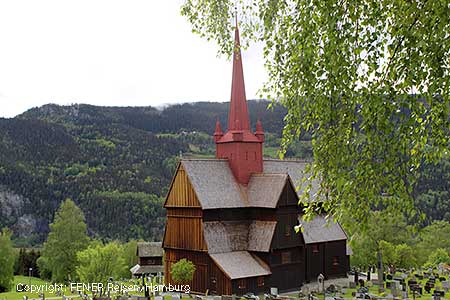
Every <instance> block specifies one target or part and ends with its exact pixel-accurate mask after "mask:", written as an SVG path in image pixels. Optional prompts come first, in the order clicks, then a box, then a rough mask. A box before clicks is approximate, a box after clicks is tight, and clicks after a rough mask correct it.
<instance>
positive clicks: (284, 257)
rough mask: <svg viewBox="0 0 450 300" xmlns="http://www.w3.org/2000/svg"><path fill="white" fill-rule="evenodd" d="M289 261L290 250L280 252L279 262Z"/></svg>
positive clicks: (285, 262) (286, 262)
mask: <svg viewBox="0 0 450 300" xmlns="http://www.w3.org/2000/svg"><path fill="white" fill-rule="evenodd" d="M290 262H291V252H290V251H284V252H282V253H281V263H282V264H288V263H290Z"/></svg>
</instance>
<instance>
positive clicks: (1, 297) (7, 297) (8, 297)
mask: <svg viewBox="0 0 450 300" xmlns="http://www.w3.org/2000/svg"><path fill="white" fill-rule="evenodd" d="M30 279H31V284H32V285H33V286H46V285H48V286H49V285H51V283H50V282H48V281H45V280H42V279H40V278H36V277H31V278H30V277H28V276H14V281H13V286H12V287H11V291H9V292H6V293H0V300H17V299H23V296H27V297H28V298H39V293H40V292H35V293H31V292H17V291H16V287H17V285H18V284H26V285H29V284H30ZM45 296H46V297H55V296H56V294H52V293H49V292H48V291H47V292H45Z"/></svg>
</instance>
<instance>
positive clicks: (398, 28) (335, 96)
mask: <svg viewBox="0 0 450 300" xmlns="http://www.w3.org/2000/svg"><path fill="white" fill-rule="evenodd" d="M235 5H237V6H238V7H237V11H238V12H239V25H240V28H241V32H242V36H243V37H244V38H247V39H248V40H259V41H261V42H263V44H264V57H265V60H266V67H267V70H268V78H269V81H268V82H267V83H266V84H265V87H264V89H263V94H265V95H263V96H267V97H269V98H270V99H272V100H274V102H277V103H281V104H282V105H283V106H285V107H286V108H287V110H288V112H287V115H286V117H285V122H286V125H285V127H284V131H283V136H284V138H283V147H284V148H285V149H286V148H287V146H288V145H289V143H290V142H291V141H292V140H293V139H294V138H296V137H298V136H300V135H301V134H303V133H305V132H308V133H310V134H311V136H312V145H313V154H314V162H313V163H312V164H311V176H309V178H308V182H307V183H305V185H306V186H307V187H306V188H305V193H304V195H303V197H304V198H308V197H309V193H308V191H309V190H310V188H311V186H312V184H311V182H312V180H313V179H315V178H322V181H321V186H320V187H321V189H320V192H321V193H320V194H321V195H322V197H324V198H325V199H326V201H325V203H324V205H325V207H326V208H327V209H328V211H329V213H330V214H332V215H334V216H335V219H337V220H338V221H341V222H347V221H348V220H351V221H352V222H356V223H359V224H361V226H364V225H365V223H366V221H367V218H368V217H369V212H370V210H371V208H373V207H379V206H380V205H381V206H383V207H388V208H389V209H391V210H395V211H397V212H403V213H406V214H408V215H413V214H415V213H416V212H415V210H414V201H413V195H412V192H413V185H414V182H415V180H416V179H417V176H418V170H419V168H420V167H421V165H422V164H423V163H424V162H436V161H438V160H439V159H441V158H442V157H443V156H445V155H447V156H448V155H449V153H448V147H449V141H448V134H449V128H450V126H449V118H448V116H449V107H450V101H449V95H450V93H449V86H450V80H449V79H450V72H449V61H450V51H449V49H450V39H449V38H448V35H449V34H450V26H449V24H450V14H449V13H448V3H447V1H428V0H419V1H414V2H410V1H404V0H401V1H390V0H376V1H373V0H360V1H350V2H341V1H321V0H312V1H306V0H286V1H273V0H263V1H246V0H240V1H237V4H236V1H232V0H227V1H213V0H206V1H204V0H202V1H200V0H189V1H186V2H185V4H184V5H183V6H182V9H181V12H182V14H183V15H185V16H186V17H187V19H188V20H189V21H190V22H191V24H192V27H193V31H194V32H197V33H200V34H201V35H202V36H204V37H206V38H207V39H208V40H210V39H212V40H215V41H216V42H217V43H218V44H219V47H220V51H221V52H222V53H227V54H231V53H232V51H233V49H234V47H233V43H232V41H231V34H230V33H231V31H232V27H233V25H232V24H233V21H231V19H232V17H233V16H232V15H233V12H234V6H235ZM245 44H247V43H245V42H244V45H245ZM316 204H317V202H312V204H311V205H310V206H309V208H308V209H307V213H308V214H310V215H311V214H313V213H314V212H315V211H316V210H315V207H314V206H315V205H316Z"/></svg>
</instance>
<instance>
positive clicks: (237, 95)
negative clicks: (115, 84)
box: [228, 19, 250, 130]
mask: <svg viewBox="0 0 450 300" xmlns="http://www.w3.org/2000/svg"><path fill="white" fill-rule="evenodd" d="M228 130H250V120H249V116H248V109H247V99H246V97H245V84H244V70H243V68H242V57H241V47H240V41H239V29H238V24H237V19H236V29H235V31H234V53H233V78H232V83H231V101H230V111H229V114H228Z"/></svg>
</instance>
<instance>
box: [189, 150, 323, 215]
mask: <svg viewBox="0 0 450 300" xmlns="http://www.w3.org/2000/svg"><path fill="white" fill-rule="evenodd" d="M181 164H182V165H183V167H184V169H185V171H186V173H187V176H188V177H189V180H190V182H191V183H192V186H193V188H194V190H195V193H196V195H197V197H198V200H199V201H200V205H201V207H202V208H203V209H216V208H240V207H266V208H275V207H276V204H277V201H278V199H279V196H280V194H281V192H282V190H283V188H284V186H285V184H286V182H287V181H289V180H292V183H293V184H294V186H296V185H298V184H299V183H300V181H301V178H302V176H303V171H304V169H305V167H306V164H307V163H306V162H304V161H296V160H286V161H284V160H264V173H258V174H252V176H251V177H250V181H249V184H248V186H247V187H245V186H242V185H239V184H238V183H237V182H236V180H235V178H234V175H233V173H232V171H231V169H230V167H229V164H228V161H227V160H225V159H183V160H181ZM316 188H317V187H315V188H313V193H312V194H313V195H314V193H315V192H316V191H315V189H316ZM301 192H302V191H299V192H297V193H301Z"/></svg>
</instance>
